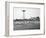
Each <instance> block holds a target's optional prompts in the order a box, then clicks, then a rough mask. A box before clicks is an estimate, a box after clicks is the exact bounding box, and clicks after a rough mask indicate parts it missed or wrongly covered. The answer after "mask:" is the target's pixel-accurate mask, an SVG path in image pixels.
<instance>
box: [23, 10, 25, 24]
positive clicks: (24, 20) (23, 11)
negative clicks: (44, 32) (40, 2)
mask: <svg viewBox="0 0 46 38" xmlns="http://www.w3.org/2000/svg"><path fill="white" fill-rule="evenodd" d="M25 11H26V10H22V12H23V19H25ZM23 22H24V24H25V20H24V21H23Z"/></svg>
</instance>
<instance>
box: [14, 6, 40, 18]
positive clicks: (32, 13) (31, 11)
mask: <svg viewBox="0 0 46 38" xmlns="http://www.w3.org/2000/svg"><path fill="white" fill-rule="evenodd" d="M22 10H25V12H24V16H25V18H26V19H29V18H31V17H37V16H39V17H40V9H39V8H19V7H18V8H14V19H23V11H22Z"/></svg>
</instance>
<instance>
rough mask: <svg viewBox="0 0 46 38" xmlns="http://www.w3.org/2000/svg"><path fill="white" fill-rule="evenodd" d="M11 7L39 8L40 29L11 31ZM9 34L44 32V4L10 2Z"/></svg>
mask: <svg viewBox="0 0 46 38" xmlns="http://www.w3.org/2000/svg"><path fill="white" fill-rule="evenodd" d="M13 7H30V8H40V30H24V31H23V30H20V31H13ZM9 32H10V33H9V35H28V34H44V5H36V4H19V3H10V20H9Z"/></svg>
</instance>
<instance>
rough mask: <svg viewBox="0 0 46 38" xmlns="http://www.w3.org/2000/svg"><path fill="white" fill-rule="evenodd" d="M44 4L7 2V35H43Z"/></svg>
mask: <svg viewBox="0 0 46 38" xmlns="http://www.w3.org/2000/svg"><path fill="white" fill-rule="evenodd" d="M44 25H45V17H44V3H29V2H6V34H7V35H10V36H24V35H43V34H45V32H44V30H45V29H44Z"/></svg>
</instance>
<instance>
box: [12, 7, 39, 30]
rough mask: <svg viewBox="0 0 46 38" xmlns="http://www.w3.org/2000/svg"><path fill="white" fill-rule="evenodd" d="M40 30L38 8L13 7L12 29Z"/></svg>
mask: <svg viewBox="0 0 46 38" xmlns="http://www.w3.org/2000/svg"><path fill="white" fill-rule="evenodd" d="M36 29H39V30H40V8H30V7H14V9H13V30H14V31H15V30H36Z"/></svg>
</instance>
